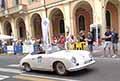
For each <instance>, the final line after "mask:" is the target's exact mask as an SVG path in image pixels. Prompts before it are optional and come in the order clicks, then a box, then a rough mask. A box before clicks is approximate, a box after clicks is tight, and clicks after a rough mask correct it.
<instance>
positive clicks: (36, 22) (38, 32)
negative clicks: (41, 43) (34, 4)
mask: <svg viewBox="0 0 120 81" xmlns="http://www.w3.org/2000/svg"><path fill="white" fill-rule="evenodd" d="M41 22H42V19H41V16H40V15H39V14H38V13H35V14H33V15H32V17H31V23H32V29H33V30H34V36H33V38H42V25H41Z"/></svg>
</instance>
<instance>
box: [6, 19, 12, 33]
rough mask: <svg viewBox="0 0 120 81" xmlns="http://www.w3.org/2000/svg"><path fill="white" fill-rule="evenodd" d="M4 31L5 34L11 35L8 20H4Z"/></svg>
mask: <svg viewBox="0 0 120 81" xmlns="http://www.w3.org/2000/svg"><path fill="white" fill-rule="evenodd" d="M4 32H5V34H6V35H12V27H11V23H10V22H9V21H5V22H4Z"/></svg>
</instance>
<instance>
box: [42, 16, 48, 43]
mask: <svg viewBox="0 0 120 81" xmlns="http://www.w3.org/2000/svg"><path fill="white" fill-rule="evenodd" d="M48 30H49V20H48V18H45V19H43V21H42V34H43V42H44V44H48V43H49V40H48V39H49V36H48Z"/></svg>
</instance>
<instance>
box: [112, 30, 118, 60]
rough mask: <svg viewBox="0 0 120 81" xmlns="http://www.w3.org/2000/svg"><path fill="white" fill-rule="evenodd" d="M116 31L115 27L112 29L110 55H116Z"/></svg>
mask: <svg viewBox="0 0 120 81" xmlns="http://www.w3.org/2000/svg"><path fill="white" fill-rule="evenodd" d="M118 40H119V37H118V33H117V32H116V31H115V29H113V30H112V37H111V41H112V49H113V53H114V55H113V56H112V57H113V58H114V57H117V53H118Z"/></svg>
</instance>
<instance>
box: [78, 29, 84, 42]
mask: <svg viewBox="0 0 120 81" xmlns="http://www.w3.org/2000/svg"><path fill="white" fill-rule="evenodd" d="M78 39H79V41H80V42H85V33H84V31H82V30H81V31H80V33H79V38H78Z"/></svg>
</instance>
